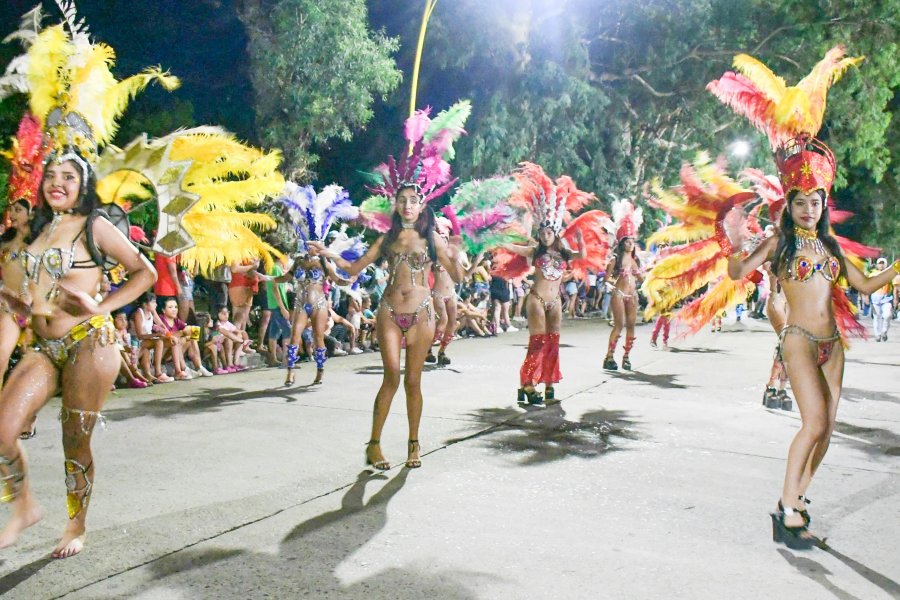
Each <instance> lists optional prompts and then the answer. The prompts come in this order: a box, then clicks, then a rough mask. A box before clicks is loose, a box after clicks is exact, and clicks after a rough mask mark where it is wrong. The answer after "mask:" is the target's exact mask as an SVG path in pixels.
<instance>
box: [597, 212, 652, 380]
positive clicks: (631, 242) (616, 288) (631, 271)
mask: <svg viewBox="0 0 900 600" xmlns="http://www.w3.org/2000/svg"><path fill="white" fill-rule="evenodd" d="M612 212H613V220H614V222H615V225H616V249H615V253H614V254H613V256H612V259H611V260H610V261H609V264H607V265H606V275H605V277H604V282H609V283H611V284H612V286H613V289H612V300H611V301H610V306H611V307H612V312H613V326H612V331H611V332H610V333H609V346H608V348H607V350H606V358H604V359H603V368H604V369H609V370H610V371H616V370H618V368H619V365H617V364H616V360H615V358H614V356H613V355H614V354H615V351H616V345H617V344H618V343H619V336H620V335H621V333H622V329H624V330H625V344H624V346H623V347H622V349H623V350H624V352H623V354H622V368H623V369H626V370H629V371H630V370H631V358H630V355H631V349H632V347H634V341H635V339H637V338H636V337H635V335H634V324H635V322H636V321H637V309H638V285H639V284H640V283H641V282H642V281H643V279H644V271H643V269H642V268H641V261H640V259H638V255H637V233H638V229H639V228H640V226H641V223H642V222H643V220H644V219H643V210H642V209H640V208H635V207H634V204H632V203H631V202H630V201H628V200H616V201H614V202H613V206H612Z"/></svg>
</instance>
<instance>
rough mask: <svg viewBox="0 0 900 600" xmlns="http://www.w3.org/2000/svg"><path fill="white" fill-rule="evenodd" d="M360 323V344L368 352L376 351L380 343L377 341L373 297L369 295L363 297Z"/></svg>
mask: <svg viewBox="0 0 900 600" xmlns="http://www.w3.org/2000/svg"><path fill="white" fill-rule="evenodd" d="M361 311H362V312H361V314H360V325H359V345H360V347H361V348H362V349H363V350H365V351H368V352H374V351H375V350H376V349H377V347H378V345H377V344H376V342H375V336H374V335H373V333H374V331H375V313H374V312H373V311H372V298H370V297H369V296H368V295H366V296H363V297H362V305H361Z"/></svg>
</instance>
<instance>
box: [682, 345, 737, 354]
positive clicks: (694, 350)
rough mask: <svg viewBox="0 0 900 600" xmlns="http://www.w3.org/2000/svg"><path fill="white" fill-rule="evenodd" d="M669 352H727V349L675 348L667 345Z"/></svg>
mask: <svg viewBox="0 0 900 600" xmlns="http://www.w3.org/2000/svg"><path fill="white" fill-rule="evenodd" d="M669 352H673V353H675V354H682V353H684V354H728V351H727V350H724V349H723V348H697V347H695V348H677V347H675V346H669Z"/></svg>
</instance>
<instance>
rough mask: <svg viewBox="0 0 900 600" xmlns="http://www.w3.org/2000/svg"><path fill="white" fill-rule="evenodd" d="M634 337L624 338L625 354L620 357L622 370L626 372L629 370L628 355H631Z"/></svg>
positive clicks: (629, 361)
mask: <svg viewBox="0 0 900 600" xmlns="http://www.w3.org/2000/svg"><path fill="white" fill-rule="evenodd" d="M636 339H637V338H636V337H626V338H625V346H624V350H625V354H623V355H622V368H623V369H625V370H626V371H630V370H631V360H630V359H629V358H628V355H629V354H631V348H632V347H633V346H634V340H636Z"/></svg>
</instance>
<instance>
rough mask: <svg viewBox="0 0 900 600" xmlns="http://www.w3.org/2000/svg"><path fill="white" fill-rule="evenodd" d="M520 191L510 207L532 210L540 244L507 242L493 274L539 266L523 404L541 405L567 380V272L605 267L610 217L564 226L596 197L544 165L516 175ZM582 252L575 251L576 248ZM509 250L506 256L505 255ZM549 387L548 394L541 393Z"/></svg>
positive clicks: (526, 166)
mask: <svg viewBox="0 0 900 600" xmlns="http://www.w3.org/2000/svg"><path fill="white" fill-rule="evenodd" d="M514 177H515V179H516V182H517V183H518V184H519V189H518V190H516V192H515V193H514V194H513V195H512V197H511V198H510V204H513V205H515V206H520V207H523V208H526V209H527V210H528V211H529V212H530V213H531V214H532V215H533V217H534V222H536V224H537V229H538V232H537V233H538V235H537V240H536V241H534V242H532V243H530V244H528V245H520V244H505V245H504V246H502V250H501V251H499V252H497V253H496V256H495V266H494V270H493V273H494V274H496V275H499V276H500V277H503V278H504V279H515V278H517V277H520V276H522V275H523V274H524V273H525V272H526V271H527V270H528V268H529V267H530V266H533V267H534V285H533V286H532V288H531V291H529V292H528V295H527V296H526V297H525V310H526V313H527V318H528V351H527V352H526V354H525V360H524V362H523V363H522V367H521V369H520V370H519V390H518V393H517V401H518V402H520V403H521V402H526V401H527V402H528V403H530V404H536V405H540V404H543V403H544V402H545V401H548V400H554V399H555V397H556V396H555V390H554V388H553V386H554V384H556V383H557V382H559V381H560V380H561V379H562V373H561V372H560V368H559V330H560V324H561V322H562V298H561V293H560V283H561V279H562V276H563V273H564V272H565V270H566V269H567V268H571V269H573V270H575V271H576V273H577V276H578V277H579V278H581V279H585V280H586V279H587V269H600V268H601V267H602V265H603V263H604V260H605V258H606V254H607V250H608V246H607V244H606V241H605V240H606V235H605V230H606V229H608V227H609V217H608V216H607V215H606V214H605V213H603V212H601V211H599V210H592V211H588V212H586V213H584V214H582V215H580V216H579V217H578V218H576V219H573V220H571V222H570V223H569V225H568V226H567V227H565V228H563V222H564V220H566V219H571V214H572V213H573V212H575V211H578V210H580V209H582V208H584V207H585V206H586V205H587V203H588V202H590V201H591V200H593V199H594V195H593V194H589V193H587V192H583V191H580V190H579V189H578V188H577V187H576V186H575V182H574V181H572V179H571V178H570V177H567V176H562V177H559V178H558V179H557V180H556V181H553V180H552V179H550V178H549V177H548V176H547V175H546V174H545V173H544V171H543V169H541V167H540V166H538V165H535V164H532V163H522V165H521V167H520V168H519V169H518V170H517V171H516V173H515V174H514ZM573 244H574V245H575V246H576V247H577V250H572V248H571V245H573ZM504 251H505V252H504ZM539 383H543V384H544V395H543V397H542V396H541V394H540V392H538V391H537V390H536V389H535V386H536V385H537V384H539Z"/></svg>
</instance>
